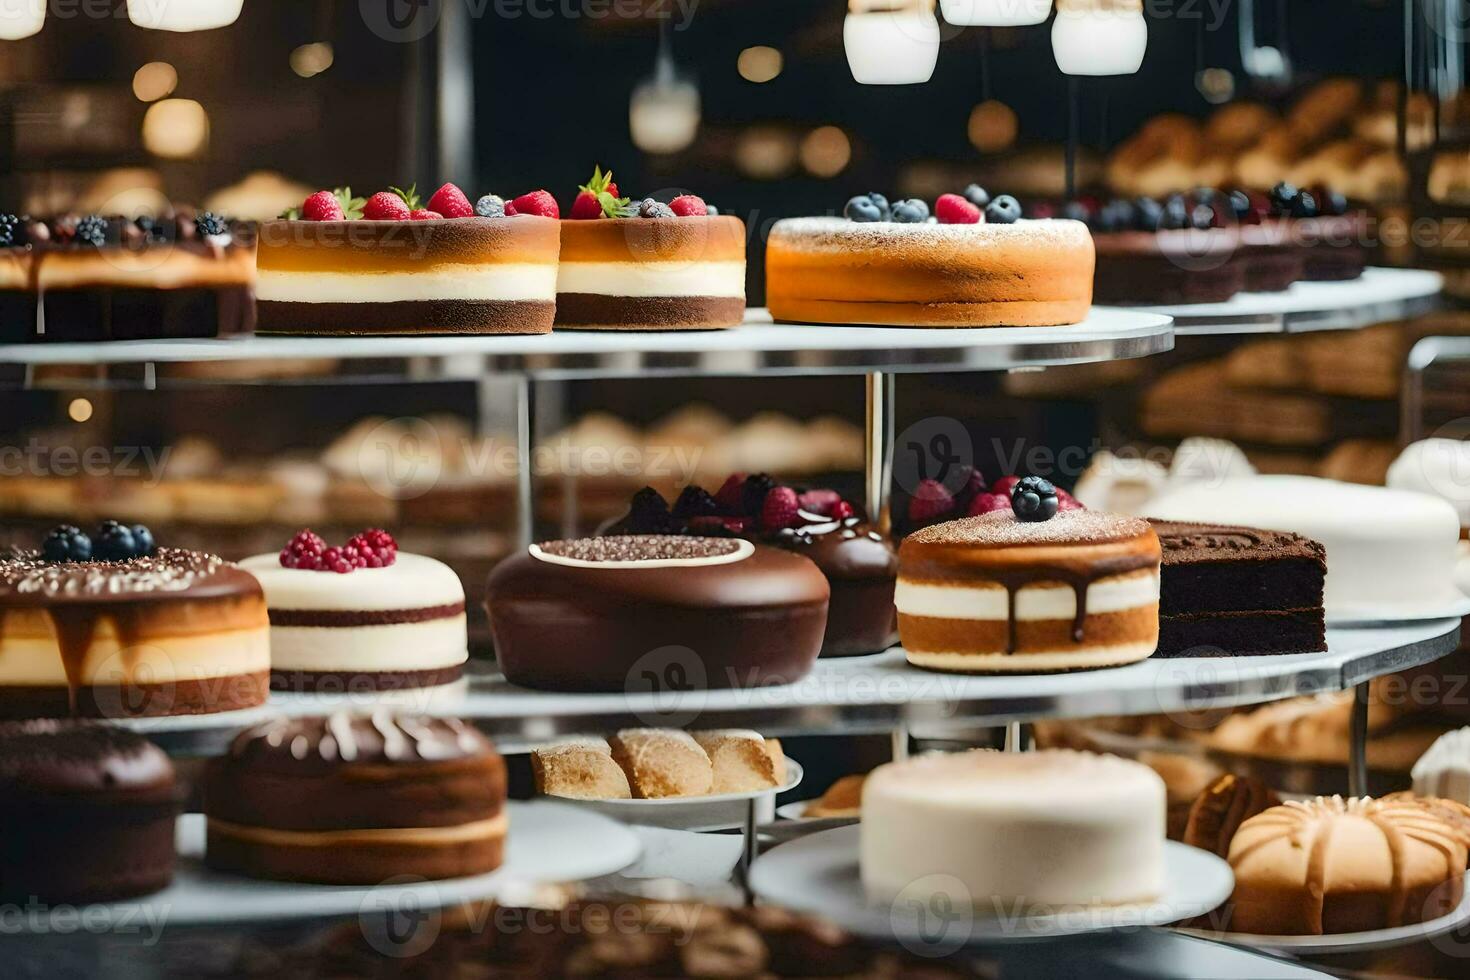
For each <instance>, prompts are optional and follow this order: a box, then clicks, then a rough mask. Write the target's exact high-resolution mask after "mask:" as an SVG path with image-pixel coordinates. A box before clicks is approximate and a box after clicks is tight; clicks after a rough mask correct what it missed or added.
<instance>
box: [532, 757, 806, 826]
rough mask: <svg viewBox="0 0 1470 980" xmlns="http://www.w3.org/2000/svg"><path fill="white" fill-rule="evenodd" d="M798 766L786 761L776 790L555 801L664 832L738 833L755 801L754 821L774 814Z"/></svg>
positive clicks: (794, 779)
mask: <svg viewBox="0 0 1470 980" xmlns="http://www.w3.org/2000/svg"><path fill="white" fill-rule="evenodd" d="M803 775H804V773H803V772H802V768H801V764H800V763H798V762H797V761H796V760H795V759H791V758H788V759H787V760H786V782H785V784H784V785H782V786H778V787H776V788H775V789H764V790H759V791H757V792H754V793H721V794H719V795H718V796H714V795H712V796H671V797H666V798H663V799H657V800H558V801H557V802H559V803H563V804H565V805H567V806H575V807H578V808H579V809H584V810H590V811H591V812H593V813H600V814H602V815H603V816H605V817H611V818H612V819H614V820H617V821H619V822H620V823H627V824H637V825H639V826H642V827H662V828H664V829H665V830H695V831H717V830H738V829H740V828H741V827H743V826H744V825H745V813H746V808H747V807H748V806H749V804H750V801H751V800H755V801H756V808H757V811H756V820H757V821H758V822H760V823H767V822H769V821H771V820H772V819H774V818H775V815H776V807H775V803H776V794H777V793H784V792H786V791H787V790H791V789H795V788H796V787H797V786H798V785H800V783H801V780H802V776H803Z"/></svg>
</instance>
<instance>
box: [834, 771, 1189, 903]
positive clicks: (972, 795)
mask: <svg viewBox="0 0 1470 980" xmlns="http://www.w3.org/2000/svg"><path fill="white" fill-rule="evenodd" d="M1164 812H1165V793H1164V782H1163V780H1162V779H1160V778H1159V777H1158V776H1157V775H1156V774H1155V773H1154V772H1153V770H1151V769H1149V768H1148V767H1147V766H1144V765H1141V764H1139V763H1136V762H1129V761H1126V760H1123V759H1119V758H1116V757H1112V756H1098V755H1091V754H1088V753H1083V752H1071V751H1066V750H1046V751H1038V752H1025V753H1002V752H993V751H987V750H979V751H973V752H964V753H960V754H957V755H931V756H921V757H919V758H915V759H909V760H907V761H904V762H896V763H890V764H889V765H886V766H880V767H879V768H878V769H876V770H875V771H874V772H873V774H872V775H871V776H869V777H868V780H867V782H866V783H865V784H864V786H863V804H862V822H861V827H862V830H861V844H860V863H861V868H862V879H863V885H864V887H865V888H866V890H867V892H868V895H869V898H870V899H871V900H873V901H875V902H891V901H893V900H895V899H897V898H900V896H901V897H902V899H904V900H908V899H913V900H915V901H919V902H924V901H925V899H926V898H927V897H928V896H927V895H925V894H922V893H923V892H924V891H925V887H926V884H925V883H926V879H928V880H930V881H932V882H933V883H934V885H935V888H934V889H933V891H941V890H942V891H944V892H945V893H946V894H950V897H951V898H952V899H959V900H961V901H965V900H968V904H970V905H971V906H972V907H974V908H975V909H976V910H977V911H982V912H987V913H1001V914H1015V913H1016V912H1017V908H1016V906H1017V904H1021V905H1023V906H1027V907H1034V906H1037V905H1047V906H1053V907H1074V906H1082V905H1119V904H1124V903H1130V902H1143V901H1149V900H1151V899H1154V898H1157V897H1158V895H1159V894H1160V893H1161V892H1162V890H1163V884H1164ZM929 876H935V878H934V879H929ZM939 876H944V877H943V879H940V878H939ZM956 879H957V880H958V883H959V891H960V892H961V894H959V895H955V894H953V892H952V891H950V890H948V889H944V888H943V884H942V883H941V882H942V881H950V882H953V881H954V880H956ZM996 903H1000V904H999V906H997V904H996ZM1023 910H1024V909H1023Z"/></svg>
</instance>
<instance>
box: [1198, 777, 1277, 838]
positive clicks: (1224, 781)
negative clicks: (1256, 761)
mask: <svg viewBox="0 0 1470 980" xmlns="http://www.w3.org/2000/svg"><path fill="white" fill-rule="evenodd" d="M1280 803H1281V797H1279V796H1277V795H1276V793H1275V791H1273V790H1272V789H1271V788H1270V787H1269V786H1267V785H1266V784H1265V783H1263V782H1261V781H1260V780H1259V779H1255V778H1253V777H1250V776H1237V775H1235V774H1234V773H1225V774H1223V775H1221V776H1220V777H1218V778H1217V779H1215V781H1214V782H1212V783H1210V785H1209V786H1207V787H1205V789H1204V791H1203V792H1202V793H1200V795H1199V797H1198V798H1197V799H1196V800H1195V801H1194V803H1193V805H1191V806H1190V808H1189V816H1188V819H1187V822H1186V823H1185V827H1184V835H1183V837H1182V841H1183V843H1185V844H1188V845H1189V846H1190V847H1198V848H1199V849H1200V850H1204V851H1209V852H1210V853H1212V854H1216V855H1218V856H1220V857H1222V858H1223V857H1229V855H1230V842H1231V841H1233V840H1234V839H1235V834H1236V832H1238V831H1239V830H1240V826H1241V824H1243V823H1245V822H1246V821H1247V820H1249V819H1250V818H1251V817H1254V816H1255V815H1256V814H1258V813H1262V812H1264V811H1266V810H1269V809H1271V808H1272V807H1274V806H1278V805H1279V804H1280Z"/></svg>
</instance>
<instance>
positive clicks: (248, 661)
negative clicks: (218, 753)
mask: <svg viewBox="0 0 1470 980" xmlns="http://www.w3.org/2000/svg"><path fill="white" fill-rule="evenodd" d="M269 672H270V621H269V619H268V618H267V615H266V604H265V596H264V595H263V594H262V593H261V589H260V583H259V582H257V581H256V580H255V578H254V577H253V576H252V575H250V574H249V573H248V572H246V571H244V570H242V569H241V568H240V567H239V566H237V565H232V564H230V563H229V562H226V561H224V560H223V559H220V558H217V557H216V556H214V555H209V554H204V553H202V552H197V551H184V550H181V549H178V548H158V547H155V545H154V541H153V536H152V535H151V534H149V533H148V530H147V529H146V528H143V527H141V526H138V527H132V528H129V527H126V526H124V525H121V524H117V523H116V522H111V521H109V522H107V523H105V524H104V525H102V527H100V528H99V529H98V531H97V533H95V534H93V535H87V534H84V533H83V532H82V531H80V530H79V529H77V528H75V527H69V526H63V527H59V528H57V529H56V530H54V531H53V532H52V533H51V534H50V535H49V536H48V537H47V538H46V541H45V543H44V545H43V547H42V550H41V551H39V552H22V553H21V554H20V555H19V556H18V557H7V558H0V717H37V716H43V717H44V716H64V715H84V716H89V717H97V716H101V717H120V716H131V715H175V714H204V713H210V712H218V711H230V710H235V709H240V708H248V707H253V706H256V705H259V704H262V703H264V702H265V699H266V693H267V689H268V680H269Z"/></svg>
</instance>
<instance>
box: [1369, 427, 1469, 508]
mask: <svg viewBox="0 0 1470 980" xmlns="http://www.w3.org/2000/svg"><path fill="white" fill-rule="evenodd" d="M1388 485H1389V486H1390V487H1394V488H1395V489H1398V490H1416V491H1418V492H1419V493H1427V494H1431V495H1433V496H1436V497H1441V498H1443V499H1445V500H1447V501H1449V502H1450V504H1451V506H1453V507H1454V508H1455V511H1456V512H1457V513H1458V514H1459V515H1460V526H1461V527H1470V442H1461V441H1460V440H1458V439H1424V440H1421V441H1419V442H1416V443H1413V444H1412V445H1410V446H1409V447H1408V448H1406V449H1405V450H1404V451H1403V452H1402V453H1399V458H1398V459H1396V460H1394V461H1393V465H1391V466H1390V467H1389V468H1388Z"/></svg>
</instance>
